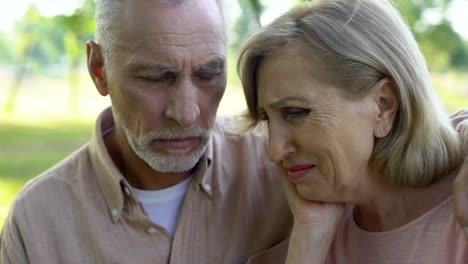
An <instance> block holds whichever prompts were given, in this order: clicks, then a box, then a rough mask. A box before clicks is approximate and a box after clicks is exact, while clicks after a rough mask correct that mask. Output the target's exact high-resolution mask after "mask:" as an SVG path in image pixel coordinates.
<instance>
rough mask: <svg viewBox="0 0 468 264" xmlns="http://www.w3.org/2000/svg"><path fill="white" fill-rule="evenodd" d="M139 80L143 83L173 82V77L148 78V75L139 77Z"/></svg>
mask: <svg viewBox="0 0 468 264" xmlns="http://www.w3.org/2000/svg"><path fill="white" fill-rule="evenodd" d="M137 78H138V79H140V80H143V81H148V82H168V81H172V76H170V75H163V76H149V75H148V76H146V75H143V76H138V77H137Z"/></svg>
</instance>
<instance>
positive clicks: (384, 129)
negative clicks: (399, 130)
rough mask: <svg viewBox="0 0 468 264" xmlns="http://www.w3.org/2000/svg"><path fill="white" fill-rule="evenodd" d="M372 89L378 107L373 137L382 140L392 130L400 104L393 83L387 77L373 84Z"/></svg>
mask: <svg viewBox="0 0 468 264" xmlns="http://www.w3.org/2000/svg"><path fill="white" fill-rule="evenodd" d="M372 89H373V94H374V99H375V103H376V104H377V107H378V113H377V116H376V120H375V124H374V136H375V137H377V138H383V137H385V136H387V135H388V133H390V131H391V130H392V127H393V122H394V121H395V116H396V114H397V112H398V106H399V102H400V99H399V94H398V91H397V88H396V87H395V83H394V82H393V80H392V79H391V78H388V77H385V78H383V79H382V80H380V81H379V82H377V83H376V84H374V87H373V88H372Z"/></svg>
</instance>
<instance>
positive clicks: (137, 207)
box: [0, 0, 468, 264]
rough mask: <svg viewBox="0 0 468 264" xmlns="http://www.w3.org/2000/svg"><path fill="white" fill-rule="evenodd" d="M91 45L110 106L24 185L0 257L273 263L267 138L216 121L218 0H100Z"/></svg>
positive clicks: (275, 215) (273, 187)
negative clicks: (77, 143)
mask: <svg viewBox="0 0 468 264" xmlns="http://www.w3.org/2000/svg"><path fill="white" fill-rule="evenodd" d="M87 54H88V68H89V72H90V75H91V77H92V79H93V81H94V83H95V85H96V88H97V90H98V92H99V93H100V94H101V95H103V96H106V95H109V96H110V98H111V102H112V108H111V109H106V110H104V111H103V112H102V113H101V115H100V116H99V118H98V120H97V123H96V129H95V133H94V136H93V138H92V139H91V141H90V142H89V143H88V144H87V145H85V146H84V147H82V148H81V149H79V150H78V151H77V152H75V153H74V154H72V155H71V156H70V157H68V158H67V159H65V160H64V161H62V162H61V163H60V164H58V165H57V166H55V167H54V168H52V169H50V170H48V171H47V172H45V173H44V174H42V175H41V176H39V177H37V178H36V179H34V180H33V181H31V182H30V183H28V185H27V186H26V187H25V188H24V189H23V190H22V191H21V192H20V194H19V195H18V197H17V199H16V201H15V202H14V204H13V207H12V209H11V212H10V215H9V217H8V219H7V221H6V223H5V226H4V229H3V231H2V233H1V238H0V239H1V241H0V263H2V264H6V263H15V264H21V263H41V264H43V263H47V264H55V263H139V264H140V263H245V262H249V261H250V262H251V263H282V262H283V260H284V257H285V256H284V251H281V250H280V251H278V250H274V249H275V248H285V247H284V246H285V245H287V241H286V239H287V237H288V234H289V232H290V227H291V223H292V219H291V215H290V212H289V209H288V208H287V204H286V201H285V198H284V196H283V195H282V191H281V187H280V185H279V183H277V181H276V179H275V170H274V167H273V166H272V164H270V163H269V162H268V161H267V159H266V153H265V142H264V140H263V139H262V138H261V136H258V135H255V134H253V133H252V134H245V135H242V136H239V135H233V134H230V133H228V132H226V129H225V127H226V122H227V121H222V120H215V117H216V111H217V107H218V104H219V101H220V100H221V97H222V96H223V93H224V89H225V85H226V68H225V67H226V54H227V43H226V32H225V30H224V22H223V16H222V12H221V10H220V4H219V3H218V2H216V1H214V0H197V1H188V0H186V1H183V0H172V1H171V0H159V1H158V0H132V1H130V0H98V1H97V43H95V42H89V43H88V44H87ZM464 174H468V172H464ZM278 252H279V253H278ZM275 254H277V255H275Z"/></svg>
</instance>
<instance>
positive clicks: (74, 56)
mask: <svg viewBox="0 0 468 264" xmlns="http://www.w3.org/2000/svg"><path fill="white" fill-rule="evenodd" d="M94 9H95V2H94V1H92V0H85V1H84V3H83V5H82V7H80V8H78V9H77V10H76V11H75V12H74V13H73V14H72V15H69V16H64V15H62V16H57V17H55V18H54V19H55V20H57V22H58V23H59V24H60V25H61V28H62V30H63V34H64V44H65V51H66V54H67V58H68V60H67V61H68V79H69V84H70V97H69V98H70V103H69V105H70V112H72V113H76V112H78V98H79V71H78V69H79V65H80V62H81V59H82V58H83V57H84V52H83V48H82V47H83V43H85V41H86V39H89V38H91V36H93V34H94V28H95V22H94Z"/></svg>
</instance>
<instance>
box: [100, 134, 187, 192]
mask: <svg viewBox="0 0 468 264" xmlns="http://www.w3.org/2000/svg"><path fill="white" fill-rule="evenodd" d="M104 143H105V145H106V148H107V151H108V152H109V155H110V156H111V158H112V160H113V162H114V164H115V165H116V166H117V168H118V169H119V170H120V172H121V173H122V175H123V176H124V177H125V179H126V180H127V181H128V183H129V184H130V185H131V186H132V187H134V188H137V189H140V190H159V189H164V188H167V187H170V186H173V185H176V184H177V183H180V182H182V181H184V180H185V179H187V178H188V177H189V176H190V175H191V174H192V173H193V170H194V169H193V170H192V171H187V172H181V173H165V172H158V171H155V170H154V169H153V168H151V167H150V166H149V165H148V164H146V162H145V161H143V160H142V159H140V158H139V157H138V156H137V155H136V154H135V153H134V152H133V150H132V149H131V147H130V146H129V144H128V142H127V140H126V139H125V136H124V135H123V134H120V133H119V132H118V130H117V129H114V130H113V131H112V132H110V133H109V134H107V135H106V136H104Z"/></svg>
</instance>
